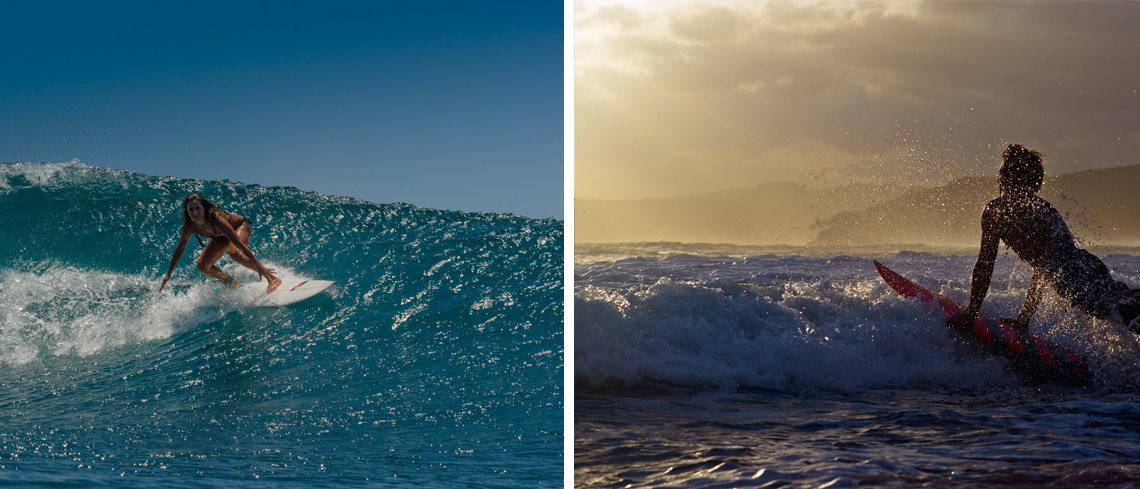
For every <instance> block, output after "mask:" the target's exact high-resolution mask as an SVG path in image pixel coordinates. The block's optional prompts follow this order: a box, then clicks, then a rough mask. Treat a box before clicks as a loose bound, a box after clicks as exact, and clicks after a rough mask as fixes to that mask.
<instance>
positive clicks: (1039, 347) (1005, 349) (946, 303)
mask: <svg viewBox="0 0 1140 489" xmlns="http://www.w3.org/2000/svg"><path fill="white" fill-rule="evenodd" d="M875 268H877V269H878V270H879V275H882V276H883V280H886V281H887V284H888V285H890V286H891V288H893V289H895V290H896V291H897V292H898V293H899V294H902V296H903V297H913V298H916V299H918V300H919V301H921V302H922V303H923V304H925V305H927V306H928V307H931V308H933V309H934V311H932V312H936V313H940V314H941V315H942V317H943V318H945V319H950V318H951V317H953V316H954V315H955V314H958V312H959V311H961V310H962V309H965V308H964V307H962V304H960V303H958V302H957V301H955V300H954V299H951V298H949V297H946V296H944V295H941V294H936V293H934V292H933V291H931V290H930V289H927V288H926V287H923V286H921V285H918V284H916V283H914V282H913V281H911V280H910V279H907V278H906V277H903V276H902V275H899V274H898V273H895V272H894V271H893V270H891V269H889V268H887V267H886V266H884V265H883V264H882V263H879V262H878V261H875ZM947 326H949V327H950V329H951V330H952V331H956V332H958V333H960V334H961V335H962V336H964V337H965V338H967V339H972V340H974V342H981V343H982V344H983V346H986V347H987V348H988V349H990V350H993V351H996V352H997V353H1001V354H1004V355H1006V356H1007V357H1009V358H1010V359H1011V360H1014V362H1015V364H1016V366H1017V367H1019V369H1023V370H1025V371H1026V373H1029V374H1030V375H1032V376H1034V377H1040V378H1043V379H1045V380H1073V381H1078V382H1082V383H1083V382H1088V381H1089V380H1091V379H1092V373H1091V372H1089V364H1088V359H1087V358H1085V357H1083V356H1081V355H1080V354H1079V353H1077V352H1076V351H1073V349H1071V348H1068V347H1066V346H1063V345H1058V344H1056V343H1054V342H1051V341H1049V340H1046V339H1044V338H1041V337H1039V336H1037V335H1034V334H1033V333H1030V332H1028V331H1025V330H1019V329H1017V328H1014V327H1013V326H1012V325H1010V324H1008V323H1006V322H1005V321H993V320H989V319H986V318H984V317H982V315H980V314H979V315H978V317H977V318H976V319H974V322H973V323H971V324H970V325H968V326H966V327H964V328H962V329H955V327H954V326H953V325H951V324H950V323H949V322H947Z"/></svg>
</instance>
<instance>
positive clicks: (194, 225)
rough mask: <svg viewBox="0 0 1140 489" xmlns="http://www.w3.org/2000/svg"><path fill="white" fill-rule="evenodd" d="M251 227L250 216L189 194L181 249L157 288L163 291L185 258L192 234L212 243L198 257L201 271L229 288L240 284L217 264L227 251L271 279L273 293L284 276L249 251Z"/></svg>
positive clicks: (184, 216)
mask: <svg viewBox="0 0 1140 489" xmlns="http://www.w3.org/2000/svg"><path fill="white" fill-rule="evenodd" d="M250 230H251V228H250V225H249V219H246V218H244V217H242V216H239V215H237V214H234V213H231V212H226V211H223V210H221V209H219V208H218V206H216V205H214V204H213V203H212V202H210V201H208V200H206V198H205V197H202V196H201V195H200V194H197V193H193V194H190V195H188V196H186V199H185V200H183V201H182V235H181V236H180V237H179V238H178V248H177V249H175V250H174V257H173V258H171V259H170V269H168V270H167V271H166V277H163V279H162V285H160V286H159V287H158V291H159V292H162V288H163V287H165V286H166V282H167V281H168V280H170V274H171V273H173V272H174V267H175V266H177V265H178V260H179V259H181V258H182V253H183V252H184V251H185V250H186V243H187V242H189V241H190V236H191V235H194V234H200V235H202V236H207V237H209V238H210V244H208V245H205V246H206V249H205V250H203V251H202V256H201V257H199V258H198V270H199V271H201V272H202V273H204V274H206V275H207V276H209V277H213V278H216V279H218V280H220V281H222V283H224V284H225V285H226V286H227V287H235V286H237V280H234V278H233V277H232V276H230V275H229V274H228V273H226V272H223V271H222V269H221V268H218V266H217V265H215V264H214V263H216V262H217V261H218V260H220V259H221V258H222V254H224V253H225V252H227V251H228V252H229V253H230V258H233V260H234V261H236V262H238V263H240V264H241V265H243V266H245V267H246V268H248V269H250V270H253V271H255V272H257V275H258V277H265V279H266V280H268V281H269V288H268V290H267V291H268V292H273V291H274V290H275V289H276V288H277V287H278V286H279V285H281V279H279V278H277V277H275V276H274V275H273V270H271V269H268V268H265V267H264V266H262V265H261V262H260V261H257V257H255V256H253V252H252V251H250V250H249V246H248V244H249V234H250Z"/></svg>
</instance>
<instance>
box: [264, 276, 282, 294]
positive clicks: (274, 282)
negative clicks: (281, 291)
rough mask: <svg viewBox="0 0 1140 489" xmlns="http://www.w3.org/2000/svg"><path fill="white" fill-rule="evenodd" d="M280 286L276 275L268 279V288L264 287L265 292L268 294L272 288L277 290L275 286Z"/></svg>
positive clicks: (279, 280)
mask: <svg viewBox="0 0 1140 489" xmlns="http://www.w3.org/2000/svg"><path fill="white" fill-rule="evenodd" d="M280 286H281V279H279V278H277V277H273V278H270V279H269V288H268V289H265V293H266V294H268V293H270V292H273V291H274V290H277V287H280Z"/></svg>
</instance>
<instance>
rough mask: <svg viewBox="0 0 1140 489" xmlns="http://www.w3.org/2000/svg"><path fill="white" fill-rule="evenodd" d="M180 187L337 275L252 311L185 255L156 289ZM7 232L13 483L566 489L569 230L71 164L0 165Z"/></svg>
mask: <svg viewBox="0 0 1140 489" xmlns="http://www.w3.org/2000/svg"><path fill="white" fill-rule="evenodd" d="M190 192H201V193H202V194H204V195H205V196H206V197H207V198H209V199H211V200H212V201H214V202H216V203H218V204H219V205H220V206H221V207H222V208H223V209H226V210H230V211H233V212H236V213H238V214H241V215H244V216H249V217H251V218H252V219H253V233H252V234H253V236H252V239H251V248H252V249H253V251H254V252H255V253H256V254H257V256H258V257H259V258H260V259H261V260H262V261H263V262H265V263H266V265H267V266H268V267H270V268H276V269H277V270H278V272H279V273H281V274H283V275H285V276H296V277H304V278H320V279H327V280H333V281H335V282H336V284H335V285H334V286H333V287H332V289H330V291H329V292H327V293H323V294H321V295H319V296H317V297H315V298H313V299H310V300H308V301H305V302H302V303H299V304H296V305H294V306H289V307H282V308H254V307H249V304H246V303H243V302H242V301H241V300H240V299H237V298H235V297H234V296H232V295H227V294H226V293H225V291H222V292H219V291H217V290H216V288H217V286H216V284H214V283H209V282H210V281H209V279H207V278H206V277H204V276H202V275H201V274H200V273H199V272H198V271H197V270H196V269H195V267H194V263H195V261H196V260H197V254H198V250H197V248H198V246H197V243H196V242H195V241H194V240H191V245H190V247H189V250H188V251H187V252H186V255H185V256H184V257H183V258H182V261H181V263H180V265H179V267H178V269H177V270H176V272H175V274H174V277H173V279H172V280H171V283H170V284H169V285H168V286H167V287H168V290H166V291H164V292H163V293H161V294H159V293H157V292H156V291H157V289H158V285H159V283H160V280H161V277H162V274H163V273H164V272H165V271H166V267H167V265H168V264H169V263H170V257H171V253H172V252H173V251H174V248H175V246H176V244H177V240H178V229H179V225H180V204H181V201H182V198H183V197H184V196H185V195H186V194H188V193H190ZM0 229H2V230H3V231H2V232H0V233H2V234H0V236H2V237H3V239H0V426H2V427H3V428H2V429H0V484H4V485H7V484H13V485H21V486H27V487H97V486H104V487H146V488H151V487H266V486H269V487H298V488H300V487H340V486H349V487H422V486H450V487H535V486H544V487H550V486H554V487H558V486H561V485H562V483H563V467H562V466H563V458H564V456H563V433H562V431H563V408H562V405H563V403H562V396H563V389H562V377H563V375H562V363H563V362H562V360H563V346H562V345H563V336H562V323H563V278H564V277H563V272H562V270H563V265H562V263H563V224H562V222H561V221H557V220H535V219H528V218H524V217H520V216H515V215H504V214H480V213H460V212H447V211H438V210H431V209H424V208H418V207H415V206H412V205H408V204H376V203H371V202H365V201H361V200H355V199H350V198H342V197H329V196H324V195H320V194H316V193H311V192H303V191H299V190H297V189H294V188H282V187H274V188H266V187H260V186H256V185H246V184H240V183H234V182H228V181H199V180H186V179H177V178H168V177H152V176H146V175H141V174H137V173H132V172H127V171H119V170H107V169H102V168H97V167H92V166H88V165H84V164H81V163H74V162H73V163H46V164H30V163H19V164H0ZM220 265H221V266H222V267H223V268H224V269H225V270H227V271H229V272H230V273H232V274H234V275H235V276H236V277H237V278H238V279H239V280H241V281H254V280H256V279H257V277H256V276H255V275H254V274H253V272H251V271H249V270H246V269H244V268H242V267H240V266H239V265H237V264H236V263H233V262H232V261H231V260H229V259H228V258H224V259H223V260H222V261H221V262H220Z"/></svg>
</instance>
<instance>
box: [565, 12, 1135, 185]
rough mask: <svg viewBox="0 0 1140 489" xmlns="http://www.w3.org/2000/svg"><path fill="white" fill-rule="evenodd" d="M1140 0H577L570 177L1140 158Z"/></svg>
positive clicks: (1059, 167)
mask: <svg viewBox="0 0 1140 489" xmlns="http://www.w3.org/2000/svg"><path fill="white" fill-rule="evenodd" d="M1137 26H1140V2H1136V3H1133V2H1036V1H1008V2H995V3H991V2H948V1H939V2H924V1H871V0H859V1H813V2H808V1H792V0H772V1H763V0H753V1H727V0H724V1H686V2H679V1H603V0H579V1H577V2H576V3H575V4H574V29H575V32H574V36H575V38H574V39H575V40H574V49H575V57H574V77H575V79H574V83H575V93H574V97H575V107H574V110H575V113H574V117H575V128H574V131H575V145H576V146H575V162H574V165H575V166H574V171H575V185H574V188H575V194H576V195H575V196H576V197H577V198H602V199H631V198H647V197H649V198H653V197H673V196H684V195H691V194H697V193H703V192H712V191H718V190H724V189H734V188H747V187H754V186H756V185H758V184H760V183H765V182H776V181H793V182H806V183H813V182H814V183H819V184H824V185H827V184H835V185H838V184H844V183H848V182H852V181H878V182H898V183H914V182H917V181H925V182H929V183H931V184H941V183H945V182H946V181H948V180H949V179H952V178H958V177H963V176H967V175H990V174H994V173H996V169H997V164H998V159H999V155H1000V152H1001V149H1002V148H1003V147H1004V145H1005V144H1007V143H1009V142H1014V141H1020V142H1024V143H1026V144H1028V145H1030V146H1033V147H1035V148H1036V149H1039V150H1041V151H1042V152H1044V153H1045V154H1046V155H1047V158H1046V171H1047V172H1050V173H1053V174H1058V173H1065V172H1070V171H1075V170H1081V169H1090V168H1103V167H1109V166H1119V165H1127V164H1140V93H1138V90H1140V28H1137Z"/></svg>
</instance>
